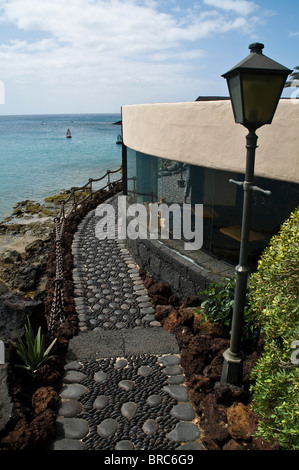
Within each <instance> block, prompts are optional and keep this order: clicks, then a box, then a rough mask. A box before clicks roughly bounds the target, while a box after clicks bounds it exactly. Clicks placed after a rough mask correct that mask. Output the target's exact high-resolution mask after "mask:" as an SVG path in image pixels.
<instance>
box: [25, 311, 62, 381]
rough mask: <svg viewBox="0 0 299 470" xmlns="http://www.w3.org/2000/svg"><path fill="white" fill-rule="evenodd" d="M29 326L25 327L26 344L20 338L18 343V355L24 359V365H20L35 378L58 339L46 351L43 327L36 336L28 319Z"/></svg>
mask: <svg viewBox="0 0 299 470" xmlns="http://www.w3.org/2000/svg"><path fill="white" fill-rule="evenodd" d="M27 322H28V326H27V325H25V343H24V342H23V340H22V339H21V338H20V337H19V336H18V342H17V343H16V348H17V354H18V356H19V357H20V358H21V359H22V361H23V363H24V364H23V365H18V366H17V367H21V368H22V369H25V370H26V371H27V372H28V373H29V374H30V375H31V376H33V377H34V376H35V373H36V371H37V369H39V368H40V367H41V366H42V365H43V364H44V363H45V362H46V361H47V360H48V359H50V358H51V357H52V356H49V353H50V351H51V349H52V348H53V346H54V344H55V342H56V340H57V338H55V339H54V341H52V343H51V344H50V346H49V347H48V348H47V349H46V344H45V336H44V335H43V334H41V327H39V328H38V332H37V335H36V336H35V334H34V332H33V329H32V326H31V323H30V320H29V318H28V317H27Z"/></svg>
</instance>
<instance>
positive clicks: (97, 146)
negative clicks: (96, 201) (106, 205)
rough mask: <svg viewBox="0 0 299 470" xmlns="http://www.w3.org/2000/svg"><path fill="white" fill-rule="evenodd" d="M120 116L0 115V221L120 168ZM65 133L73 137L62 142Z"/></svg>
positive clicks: (64, 138)
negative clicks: (23, 204)
mask: <svg viewBox="0 0 299 470" xmlns="http://www.w3.org/2000/svg"><path fill="white" fill-rule="evenodd" d="M120 119H121V116H120V114H78V115H34V116H0V221H1V220H3V219H4V218H5V217H7V216H8V215H10V213H11V212H12V210H13V207H14V206H15V205H16V203H17V202H19V201H23V200H26V199H30V200H34V201H37V202H43V200H44V198H45V197H47V196H51V195H52V194H58V193H59V192H60V191H61V190H62V189H69V188H71V187H72V186H83V185H84V184H85V183H87V181H88V179H89V178H94V179H96V178H100V177H101V176H102V175H103V174H104V173H105V172H106V170H108V169H110V170H113V169H117V168H119V167H120V165H121V158H122V155H121V145H116V139H117V136H118V134H119V133H120V132H121V127H120V126H118V125H114V123H115V122H117V121H119V120H120ZM68 128H69V129H70V131H71V133H72V138H71V139H67V138H66V131H67V129H68Z"/></svg>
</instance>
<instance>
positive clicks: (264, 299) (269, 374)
mask: <svg viewBox="0 0 299 470" xmlns="http://www.w3.org/2000/svg"><path fill="white" fill-rule="evenodd" d="M298 259H299V208H298V209H297V210H296V211H295V212H294V213H293V214H291V216H290V218H289V219H288V220H287V221H286V222H285V223H284V224H283V225H282V226H281V229H280V232H279V233H278V234H277V235H276V236H274V237H273V238H272V239H271V242H270V244H269V246H268V247H267V248H266V250H265V251H264V253H263V255H262V257H261V259H260V261H259V264H258V269H257V272H256V273H255V274H253V275H252V276H251V279H250V292H251V305H252V308H253V309H254V311H255V312H256V313H257V315H258V318H259V323H260V327H261V329H262V331H263V334H264V337H265V346H264V351H263V354H262V356H261V357H260V359H259V360H258V362H257V363H256V366H255V368H254V369H253V372H252V380H253V382H252V386H251V391H252V393H253V401H252V409H253V411H254V412H255V414H256V415H257V418H258V421H259V422H258V428H257V432H256V435H257V436H258V437H261V438H262V439H264V440H266V441H268V442H273V441H276V442H277V443H278V444H279V446H280V448H282V449H285V450H299V366H298V365H297V364H296V363H297V361H294V360H291V357H292V354H293V357H294V350H293V348H294V344H295V343H294V342H295V341H296V340H298V339H299V315H298V314H299V295H298V294H299V267H298ZM295 362H296V363H295Z"/></svg>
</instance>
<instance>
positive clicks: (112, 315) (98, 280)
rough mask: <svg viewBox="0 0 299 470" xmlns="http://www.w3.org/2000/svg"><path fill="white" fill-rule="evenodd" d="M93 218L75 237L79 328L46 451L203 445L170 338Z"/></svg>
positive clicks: (124, 256)
mask: <svg viewBox="0 0 299 470" xmlns="http://www.w3.org/2000/svg"><path fill="white" fill-rule="evenodd" d="M107 202H109V203H111V204H116V198H112V199H111V200H110V201H107ZM98 221H99V218H98V217H96V215H95V211H92V212H90V213H89V214H88V215H87V216H86V217H85V219H84V220H83V221H82V222H81V224H80V226H79V227H78V231H77V233H76V235H75V237H74V242H73V255H74V265H75V268H74V276H73V277H74V283H75V296H76V297H75V301H76V309H77V313H78V315H79V321H80V323H79V326H80V333H79V334H78V335H77V336H76V337H74V338H73V339H72V340H71V341H70V343H69V349H68V357H67V364H66V366H65V377H64V385H63V388H62V390H61V392H60V398H61V403H60V408H59V417H58V420H57V437H56V440H55V441H54V442H53V443H52V444H51V449H53V450H105V451H113V450H177V449H184V450H203V448H202V446H201V444H200V432H199V428H198V426H197V425H196V415H195V412H194V409H193V407H192V405H191V403H190V402H189V398H188V392H187V388H186V386H185V377H184V374H183V370H182V368H181V366H180V354H179V348H178V345H177V342H176V340H175V337H174V336H173V335H172V334H170V333H169V332H167V331H165V330H164V329H163V328H161V324H160V323H159V322H157V321H156V320H155V318H154V313H155V310H154V309H153V308H152V305H151V301H150V297H149V296H148V293H147V290H146V289H145V288H144V285H143V283H142V280H141V278H140V276H139V271H138V267H137V266H136V264H135V263H134V260H133V258H132V257H131V255H130V253H129V251H128V250H127V249H126V247H125V244H124V242H123V241H122V240H117V239H116V240H107V239H106V240H99V239H97V237H96V235H95V227H96V224H97V222H98Z"/></svg>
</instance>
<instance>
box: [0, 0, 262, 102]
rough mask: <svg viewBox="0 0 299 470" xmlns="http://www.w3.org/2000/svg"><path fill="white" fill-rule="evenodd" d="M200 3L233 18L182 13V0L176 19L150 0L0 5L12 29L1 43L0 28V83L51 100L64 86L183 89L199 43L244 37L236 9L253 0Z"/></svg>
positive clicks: (2, 0)
mask: <svg viewBox="0 0 299 470" xmlns="http://www.w3.org/2000/svg"><path fill="white" fill-rule="evenodd" d="M204 2H205V4H206V5H210V6H213V7H219V8H221V9H223V8H225V9H230V10H233V13H231V14H230V13H226V14H225V15H224V14H223V12H222V11H218V12H217V11H215V10H213V11H205V12H204V11H203V10H202V9H200V8H198V6H197V5H194V8H193V9H191V10H190V8H188V9H185V7H184V2H183V1H182V2H178V3H180V12H179V14H178V9H176V13H175V12H174V11H173V10H170V9H169V12H168V13H165V12H162V11H161V9H159V8H160V7H159V2H156V1H154V0H144V1H142V0H140V1H139V0H71V1H66V0H42V1H41V0H0V24H1V23H2V24H11V25H14V26H15V27H17V28H18V29H15V31H19V36H17V33H15V36H13V37H10V38H9V39H2V40H1V30H0V63H1V71H0V79H1V80H3V81H4V82H6V83H7V85H8V88H9V86H13V85H15V84H17V85H19V84H20V83H22V84H26V87H24V90H26V93H27V95H28V94H29V93H30V92H31V93H33V91H31V90H34V93H35V94H37V93H38V90H40V94H42V93H44V94H51V93H52V94H53V97H54V96H55V90H61V93H62V90H63V87H64V86H69V90H70V92H71V90H76V93H77V90H81V92H82V90H83V89H85V92H86V96H88V95H89V94H90V95H91V96H93V97H95V96H97V97H98V99H99V100H100V95H101V93H102V95H103V93H104V94H105V99H107V96H106V95H107V94H109V92H111V91H110V90H113V92H115V89H117V88H118V89H122V91H123V93H124V90H125V89H126V88H125V86H127V87H129V90H130V92H132V90H133V91H134V87H135V88H136V87H138V85H139V89H140V88H142V87H143V86H146V87H147V90H149V88H150V87H152V90H157V88H160V89H162V88H163V86H164V87H165V90H167V91H168V92H169V90H170V88H171V87H173V90H175V89H178V86H179V84H180V86H181V88H183V87H184V86H185V81H186V77H190V74H191V73H192V70H193V69H194V70H198V68H199V67H201V63H200V61H202V60H203V58H204V57H205V51H204V50H203V49H202V47H201V45H200V41H201V40H202V39H204V38H207V37H210V36H211V35H214V34H220V33H227V32H230V31H237V32H241V33H243V31H244V30H246V28H248V27H249V26H250V24H251V23H250V18H246V20H245V18H244V15H243V14H241V13H240V12H241V6H243V10H242V11H243V12H244V8H245V7H246V8H247V10H246V11H247V14H249V12H250V11H251V10H252V8H253V7H252V5H254V4H253V3H252V2H247V1H244V0H240V1H233V0H221V1H218V0H204ZM162 4H163V2H162ZM235 13H237V16H236V14H235ZM255 21H256V20H255V19H254V18H252V23H254V22H255ZM248 25H249V26H248ZM184 74H185V75H184ZM132 84H133V85H132ZM127 89H128V88H127ZM105 90H106V93H105ZM108 90H109V91H108ZM19 93H20V95H21V93H22V91H19ZM24 93H25V91H24ZM72 93H75V92H73V91H72ZM135 93H136V90H135ZM170 94H171V92H170ZM195 94H196V93H195ZM36 96H37V95H36ZM57 96H58V91H57ZM93 99H95V98H93Z"/></svg>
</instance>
